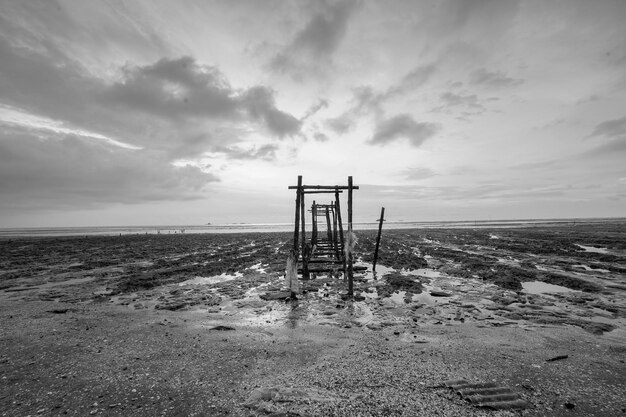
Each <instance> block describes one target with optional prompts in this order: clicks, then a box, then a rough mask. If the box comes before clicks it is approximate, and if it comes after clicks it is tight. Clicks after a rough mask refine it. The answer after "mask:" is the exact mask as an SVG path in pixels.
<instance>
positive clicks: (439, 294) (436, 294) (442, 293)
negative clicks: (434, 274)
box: [430, 290, 452, 297]
mask: <svg viewBox="0 0 626 417" xmlns="http://www.w3.org/2000/svg"><path fill="white" fill-rule="evenodd" d="M430 295H432V296H433V297H450V296H452V294H450V293H448V292H445V291H438V290H431V291H430Z"/></svg>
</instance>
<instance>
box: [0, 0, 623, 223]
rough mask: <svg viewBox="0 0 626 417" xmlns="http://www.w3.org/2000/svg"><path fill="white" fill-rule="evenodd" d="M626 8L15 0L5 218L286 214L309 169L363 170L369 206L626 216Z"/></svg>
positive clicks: (354, 0)
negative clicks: (300, 176)
mask: <svg viewBox="0 0 626 417" xmlns="http://www.w3.org/2000/svg"><path fill="white" fill-rule="evenodd" d="M625 21H626V1H624V0H594V1H588V0H567V1H565V0H562V1H556V0H554V1H551V0H529V1H508V0H462V1H461V0H458V1H451V0H437V1H434V0H433V1H425V0H424V1H420V0H406V1H403V0H395V1H382V0H378V1H374V0H361V1H359V0H351V1H319V0H311V1H287V0H263V1H257V0H246V1H244V0H216V1H205V0H202V1H193V0H187V1H183V2H179V1H158V0H146V1H137V0H134V1H132V2H131V1H115V0H106V1H105V0H101V1H95V0H94V1H90V0H71V1H54V0H42V1H35V0H33V1H18V0H14V1H12V0H0V227H48V226H107V225H168V224H183V225H193V224H198V225H200V224H206V223H207V222H211V223H213V224H221V223H244V222H245V223H274V222H280V223H283V222H284V223H289V222H292V221H293V213H294V201H295V192H294V191H293V190H288V189H287V187H288V186H290V185H295V184H296V182H297V176H298V175H302V176H303V182H304V183H305V184H324V185H347V178H348V176H353V178H354V184H355V185H358V186H359V190H357V191H355V192H354V221H355V222H371V221H375V220H376V219H377V218H378V214H379V212H380V208H381V207H383V206H384V207H385V211H386V219H387V220H390V221H401V220H403V221H443V220H497V219H528V218H573V217H618V216H625V215H626V25H625V24H624V22H625ZM330 197H331V196H330V195H328V196H327V195H319V196H308V197H307V205H308V204H310V203H311V202H312V199H313V198H316V199H317V200H318V203H327V202H328V201H326V200H329V199H330ZM342 198H343V199H344V200H345V195H344V196H343V197H342ZM344 216H345V215H344Z"/></svg>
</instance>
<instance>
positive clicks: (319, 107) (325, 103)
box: [300, 98, 328, 121]
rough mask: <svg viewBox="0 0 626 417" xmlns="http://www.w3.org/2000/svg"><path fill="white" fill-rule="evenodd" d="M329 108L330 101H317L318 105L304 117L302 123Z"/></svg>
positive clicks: (311, 108) (312, 107)
mask: <svg viewBox="0 0 626 417" xmlns="http://www.w3.org/2000/svg"><path fill="white" fill-rule="evenodd" d="M327 107H328V101H327V100H325V99H323V98H321V99H319V100H318V101H317V103H315V104H313V105H312V106H311V107H310V108H309V109H308V110H307V111H306V113H305V114H304V116H302V119H300V120H302V121H305V120H306V119H308V118H309V117H311V116H313V115H315V113H317V112H318V111H320V110H322V109H325V108H327Z"/></svg>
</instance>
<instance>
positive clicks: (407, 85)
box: [383, 64, 437, 99]
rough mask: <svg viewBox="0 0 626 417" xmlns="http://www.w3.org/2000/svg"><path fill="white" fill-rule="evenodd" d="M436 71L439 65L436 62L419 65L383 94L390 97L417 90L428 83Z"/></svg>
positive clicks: (386, 97)
mask: <svg viewBox="0 0 626 417" xmlns="http://www.w3.org/2000/svg"><path fill="white" fill-rule="evenodd" d="M436 71H437V67H436V66H435V65H434V64H429V65H420V66H417V67H415V68H414V69H413V70H411V71H410V72H409V73H408V74H406V75H405V76H404V77H402V79H401V80H400V82H398V83H397V84H395V85H392V86H391V87H389V89H388V90H387V91H386V92H385V93H384V94H383V96H384V98H385V99H388V98H391V97H393V96H395V95H398V94H402V93H407V92H409V91H412V90H415V89H417V88H419V87H421V86H422V85H424V84H426V82H427V81H428V80H429V79H430V78H431V77H432V75H433V74H435V72H436Z"/></svg>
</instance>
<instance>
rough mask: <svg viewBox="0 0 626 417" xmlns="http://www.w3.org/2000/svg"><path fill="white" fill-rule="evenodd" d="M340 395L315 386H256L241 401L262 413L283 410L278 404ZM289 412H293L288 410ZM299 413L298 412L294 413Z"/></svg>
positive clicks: (289, 404)
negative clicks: (244, 399) (243, 400)
mask: <svg viewBox="0 0 626 417" xmlns="http://www.w3.org/2000/svg"><path fill="white" fill-rule="evenodd" d="M339 400H341V398H340V397H337V396H335V395H333V394H332V393H330V392H328V391H325V390H321V389H315V388H305V387H299V388H292V387H262V388H256V389H255V390H253V391H252V392H251V393H250V396H249V397H248V399H247V400H246V402H245V403H243V406H244V407H246V408H250V409H252V410H256V411H260V412H264V413H268V414H269V413H280V412H284V410H281V407H280V406H279V405H278V404H280V405H283V406H284V405H286V406H287V407H289V408H291V407H293V406H294V405H297V404H298V403H305V404H309V403H311V402H332V401H339ZM289 412H293V411H292V410H289ZM296 415H299V413H296Z"/></svg>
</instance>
